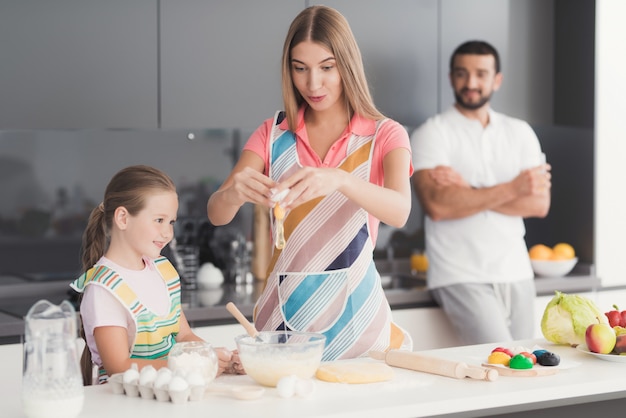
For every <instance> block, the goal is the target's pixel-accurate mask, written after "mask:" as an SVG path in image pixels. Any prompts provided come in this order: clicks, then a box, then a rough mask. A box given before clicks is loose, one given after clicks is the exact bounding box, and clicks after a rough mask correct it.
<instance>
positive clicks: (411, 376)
mask: <svg viewBox="0 0 626 418" xmlns="http://www.w3.org/2000/svg"><path fill="white" fill-rule="evenodd" d="M496 345H500V344H482V345H472V346H464V347H451V348H445V349H436V350H427V351H422V352H421V353H422V354H426V355H430V356H433V357H438V358H443V359H449V360H455V361H465V362H466V363H468V364H470V365H480V363H481V362H483V361H484V360H485V359H486V357H487V356H488V354H489V352H490V351H491V350H492V349H493V347H495V346H496ZM506 346H509V347H516V346H524V347H528V348H531V349H532V348H534V347H535V346H540V347H543V348H545V349H548V350H550V351H554V352H555V353H557V354H559V356H560V357H561V365H560V366H558V368H559V369H558V372H557V373H556V374H554V375H549V376H540V377H517V376H499V377H498V379H497V380H496V381H493V382H487V381H482V380H473V379H469V378H465V379H455V378H450V377H443V376H438V375H432V374H426V373H422V372H415V371H411V370H405V369H400V368H394V377H393V379H392V380H390V381H387V382H381V383H371V384H361V385H349V384H337V383H327V382H321V381H317V380H314V382H315V391H314V393H313V395H311V396H310V397H307V398H303V397H298V396H294V397H292V398H286V399H285V398H281V397H279V396H278V393H277V390H276V389H274V388H267V389H266V391H265V393H264V395H263V397H262V398H261V399H258V400H252V401H241V400H236V399H232V398H229V397H227V396H224V395H215V394H211V393H208V394H207V395H205V398H204V399H202V400H200V401H196V402H187V403H185V404H172V403H169V402H165V403H163V402H157V401H156V400H146V399H141V398H131V397H128V396H126V395H118V394H113V392H112V389H111V387H110V386H109V385H101V386H89V387H86V388H85V403H84V406H83V410H82V413H81V415H80V417H81V418H109V417H111V416H115V417H118V418H127V417H128V418H130V417H132V418H134V417H136V416H138V415H140V416H149V417H151V418H161V417H163V418H165V417H168V418H169V417H171V416H185V417H189V418H193V417H206V416H207V414H208V415H211V416H219V417H233V418H234V417H246V418H248V417H250V416H254V417H261V418H263V417H272V418H281V417H284V418H293V417H294V416H298V417H301V418H305V417H336V418H349V417H355V418H356V417H359V418H363V417H381V416H384V417H387V418H402V417H407V418H408V417H433V416H446V417H481V416H499V417H510V418H513V417H516V418H521V417H525V416H530V415H532V416H533V417H535V418H543V417H553V416H568V417H588V416H606V415H608V413H609V412H613V413H614V412H616V411H617V410H619V409H621V410H624V408H625V407H626V379H624V378H623V376H624V372H626V364H624V363H621V364H620V363H615V362H608V361H604V360H601V359H599V358H597V357H595V356H592V355H590V354H587V353H583V352H581V351H579V350H577V349H575V348H573V347H570V346H562V345H561V346H559V345H554V344H552V343H549V342H547V341H545V340H543V339H537V340H522V341H515V342H512V343H509V344H507V345H506ZM21 355H22V347H21V345H20V344H11V345H4V346H0V371H1V373H0V390H1V391H2V394H3V401H2V414H3V416H7V417H12V418H19V417H22V416H23V415H22V407H21V401H20V396H21V373H22V371H21V363H22V362H21ZM346 361H372V362H373V361H374V360H371V359H359V360H346ZM216 383H226V384H233V385H243V384H253V383H252V380H251V379H250V377H248V376H230V375H226V376H220V377H219V378H217V379H216ZM617 408H619V409H617ZM530 411H532V412H530Z"/></svg>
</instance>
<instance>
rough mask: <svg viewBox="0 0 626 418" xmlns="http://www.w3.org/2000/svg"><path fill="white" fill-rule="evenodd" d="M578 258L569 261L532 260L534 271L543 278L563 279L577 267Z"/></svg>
mask: <svg viewBox="0 0 626 418" xmlns="http://www.w3.org/2000/svg"><path fill="white" fill-rule="evenodd" d="M577 262H578V258H577V257H574V258H571V259H569V260H530V264H531V265H532V266H533V271H534V272H535V274H536V275H537V276H542V277H563V276H565V275H566V274H567V273H569V272H570V271H572V269H573V268H574V266H575V265H576V263H577Z"/></svg>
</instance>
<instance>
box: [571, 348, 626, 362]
mask: <svg viewBox="0 0 626 418" xmlns="http://www.w3.org/2000/svg"><path fill="white" fill-rule="evenodd" d="M576 349H577V350H578V351H582V352H583V353H587V354H591V355H592V356H595V357H598V358H600V359H602V360H605V361H612V362H614V363H626V355H624V356H622V355H619V354H599V353H594V352H593V351H589V348H587V346H586V345H584V344H580V345H577V346H576Z"/></svg>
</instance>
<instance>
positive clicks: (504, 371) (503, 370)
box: [483, 363, 559, 377]
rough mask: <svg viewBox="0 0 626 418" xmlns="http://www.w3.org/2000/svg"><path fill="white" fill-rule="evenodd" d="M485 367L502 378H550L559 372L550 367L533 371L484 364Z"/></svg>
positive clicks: (533, 369) (537, 368)
mask: <svg viewBox="0 0 626 418" xmlns="http://www.w3.org/2000/svg"><path fill="white" fill-rule="evenodd" d="M483 367H488V368H490V369H495V370H497V371H498V374H499V375H500V376H518V377H536V376H548V375H552V374H556V373H557V372H558V371H559V369H557V368H556V367H548V366H534V367H533V368H532V369H512V368H510V367H506V366H502V365H497V364H489V363H483Z"/></svg>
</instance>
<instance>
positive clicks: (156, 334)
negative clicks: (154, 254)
mask: <svg viewBox="0 0 626 418" xmlns="http://www.w3.org/2000/svg"><path fill="white" fill-rule="evenodd" d="M154 263H155V266H156V267H157V270H158V272H159V273H160V275H161V277H162V278H163V280H164V281H165V284H166V286H167V290H168V293H169V297H170V310H169V312H168V313H167V314H166V315H164V316H158V315H156V314H155V313H153V312H152V311H150V310H149V309H147V308H146V307H145V306H144V305H143V304H142V303H141V301H140V300H139V299H138V297H137V295H136V294H135V292H134V291H133V290H132V289H131V288H130V286H128V284H127V283H126V282H125V281H124V279H123V278H122V277H121V276H120V275H119V274H118V273H116V272H115V271H114V270H112V269H111V268H109V267H107V266H102V265H96V266H94V267H92V268H91V269H89V270H88V271H86V272H85V273H83V274H82V275H81V276H80V277H79V278H78V279H76V280H75V281H74V282H73V283H72V284H71V286H72V288H74V289H75V290H76V291H77V292H81V293H82V292H83V291H84V290H85V287H87V286H89V285H97V286H102V287H104V288H106V289H108V290H109V291H110V292H111V293H113V295H114V296H115V297H116V298H117V299H118V300H119V301H120V302H121V303H122V305H124V307H125V308H126V309H127V310H128V312H129V313H130V315H131V316H132V318H133V319H134V321H135V327H136V330H137V332H136V334H135V342H134V344H133V346H132V347H131V349H130V358H141V359H157V358H162V357H166V356H167V355H168V353H169V351H170V349H171V348H172V346H173V345H174V344H175V343H176V340H175V337H176V335H177V334H178V331H179V329H180V323H179V319H180V314H181V305H180V290H181V287H180V277H179V276H178V273H177V272H176V269H175V268H174V266H173V265H172V263H170V261H169V260H168V259H167V258H166V257H159V258H157V259H156V260H154ZM107 378H108V375H107V373H106V371H105V370H104V369H103V368H102V367H100V370H99V381H100V383H102V382H103V381H105V380H106V379H107Z"/></svg>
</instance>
